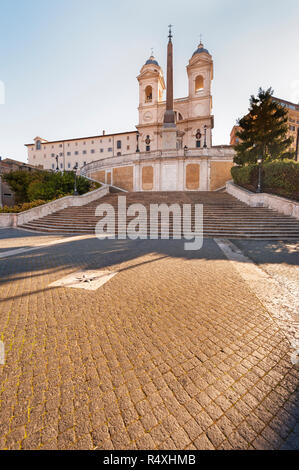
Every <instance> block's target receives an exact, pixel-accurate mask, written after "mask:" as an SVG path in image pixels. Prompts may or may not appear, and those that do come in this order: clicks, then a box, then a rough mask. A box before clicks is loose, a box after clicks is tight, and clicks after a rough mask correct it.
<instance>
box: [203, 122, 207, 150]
mask: <svg viewBox="0 0 299 470" xmlns="http://www.w3.org/2000/svg"><path fill="white" fill-rule="evenodd" d="M203 128H204V132H205V138H204V143H203V148H204V149H206V148H207V128H208V126H207V125H206V124H205V125H204V127H203Z"/></svg>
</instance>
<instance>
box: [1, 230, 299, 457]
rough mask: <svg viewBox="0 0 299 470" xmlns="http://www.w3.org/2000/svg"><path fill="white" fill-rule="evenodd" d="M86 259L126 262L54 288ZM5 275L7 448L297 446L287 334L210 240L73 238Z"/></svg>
mask: <svg viewBox="0 0 299 470" xmlns="http://www.w3.org/2000/svg"><path fill="white" fill-rule="evenodd" d="M84 268H86V269H98V268H99V269H105V270H111V271H118V274H117V275H116V276H115V277H114V278H113V279H112V280H110V281H109V282H108V283H107V284H105V285H104V286H103V287H101V288H100V289H98V290H97V291H79V290H73V289H68V288H64V287H59V288H58V287H55V288H49V284H50V283H52V282H53V281H55V280H58V279H61V278H63V277H64V276H66V275H68V274H70V273H72V272H76V271H77V270H78V269H84ZM0 276H1V283H0V339H1V340H2V341H4V343H5V351H6V361H5V365H4V366H0V446H1V448H2V449H95V450H97V449H107V450H109V449H268V448H269V449H279V448H288V449H289V448H296V446H297V447H298V425H297V426H296V423H297V422H298V407H297V406H296V405H297V396H296V392H297V384H298V370H297V368H296V366H294V365H293V364H292V363H291V362H290V345H289V343H288V342H287V340H286V338H285V336H284V334H283V332H282V331H281V330H280V328H279V327H278V326H277V324H276V323H275V322H274V321H272V319H271V317H270V316H269V314H268V313H267V312H266V310H265V308H264V307H263V305H262V304H261V303H260V301H259V300H258V299H257V298H256V297H255V296H254V294H253V293H252V292H251V290H250V289H249V288H248V286H247V285H246V284H245V283H244V281H243V280H242V279H241V277H240V276H239V274H238V273H237V271H235V270H234V269H233V267H232V266H231V264H230V263H229V261H228V260H227V259H225V257H224V255H223V253H222V252H221V251H220V250H219V248H218V247H217V246H216V244H215V243H214V242H213V240H205V242H204V247H203V249H202V250H200V251H199V252H185V251H184V250H183V244H182V243H181V242H176V241H171V242H170V241H165V242H164V241H151V242H150V241H144V242H141V241H139V242H129V241H126V240H125V241H117V240H116V241H101V242H100V241H98V240H96V239H88V240H77V241H73V242H71V243H66V244H64V245H57V246H50V247H46V248H43V249H40V250H36V251H34V252H30V253H23V254H19V255H16V256H12V257H10V258H9V259H2V260H0Z"/></svg>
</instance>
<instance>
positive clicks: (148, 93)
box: [145, 85, 153, 103]
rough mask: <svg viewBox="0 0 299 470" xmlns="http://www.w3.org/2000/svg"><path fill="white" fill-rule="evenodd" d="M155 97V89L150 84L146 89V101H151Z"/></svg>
mask: <svg viewBox="0 0 299 470" xmlns="http://www.w3.org/2000/svg"><path fill="white" fill-rule="evenodd" d="M152 99H153V89H152V87H151V86H150V85H148V86H147V87H146V89H145V102H146V103H150V102H151V101H152Z"/></svg>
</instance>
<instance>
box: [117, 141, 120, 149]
mask: <svg viewBox="0 0 299 470" xmlns="http://www.w3.org/2000/svg"><path fill="white" fill-rule="evenodd" d="M116 148H118V149H121V140H118V141H117V142H116Z"/></svg>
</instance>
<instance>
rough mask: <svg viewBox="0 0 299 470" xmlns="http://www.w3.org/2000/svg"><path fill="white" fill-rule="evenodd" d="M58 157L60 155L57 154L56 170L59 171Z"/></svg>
mask: <svg viewBox="0 0 299 470" xmlns="http://www.w3.org/2000/svg"><path fill="white" fill-rule="evenodd" d="M58 158H59V155H56V157H55V159H56V171H59V166H58Z"/></svg>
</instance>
